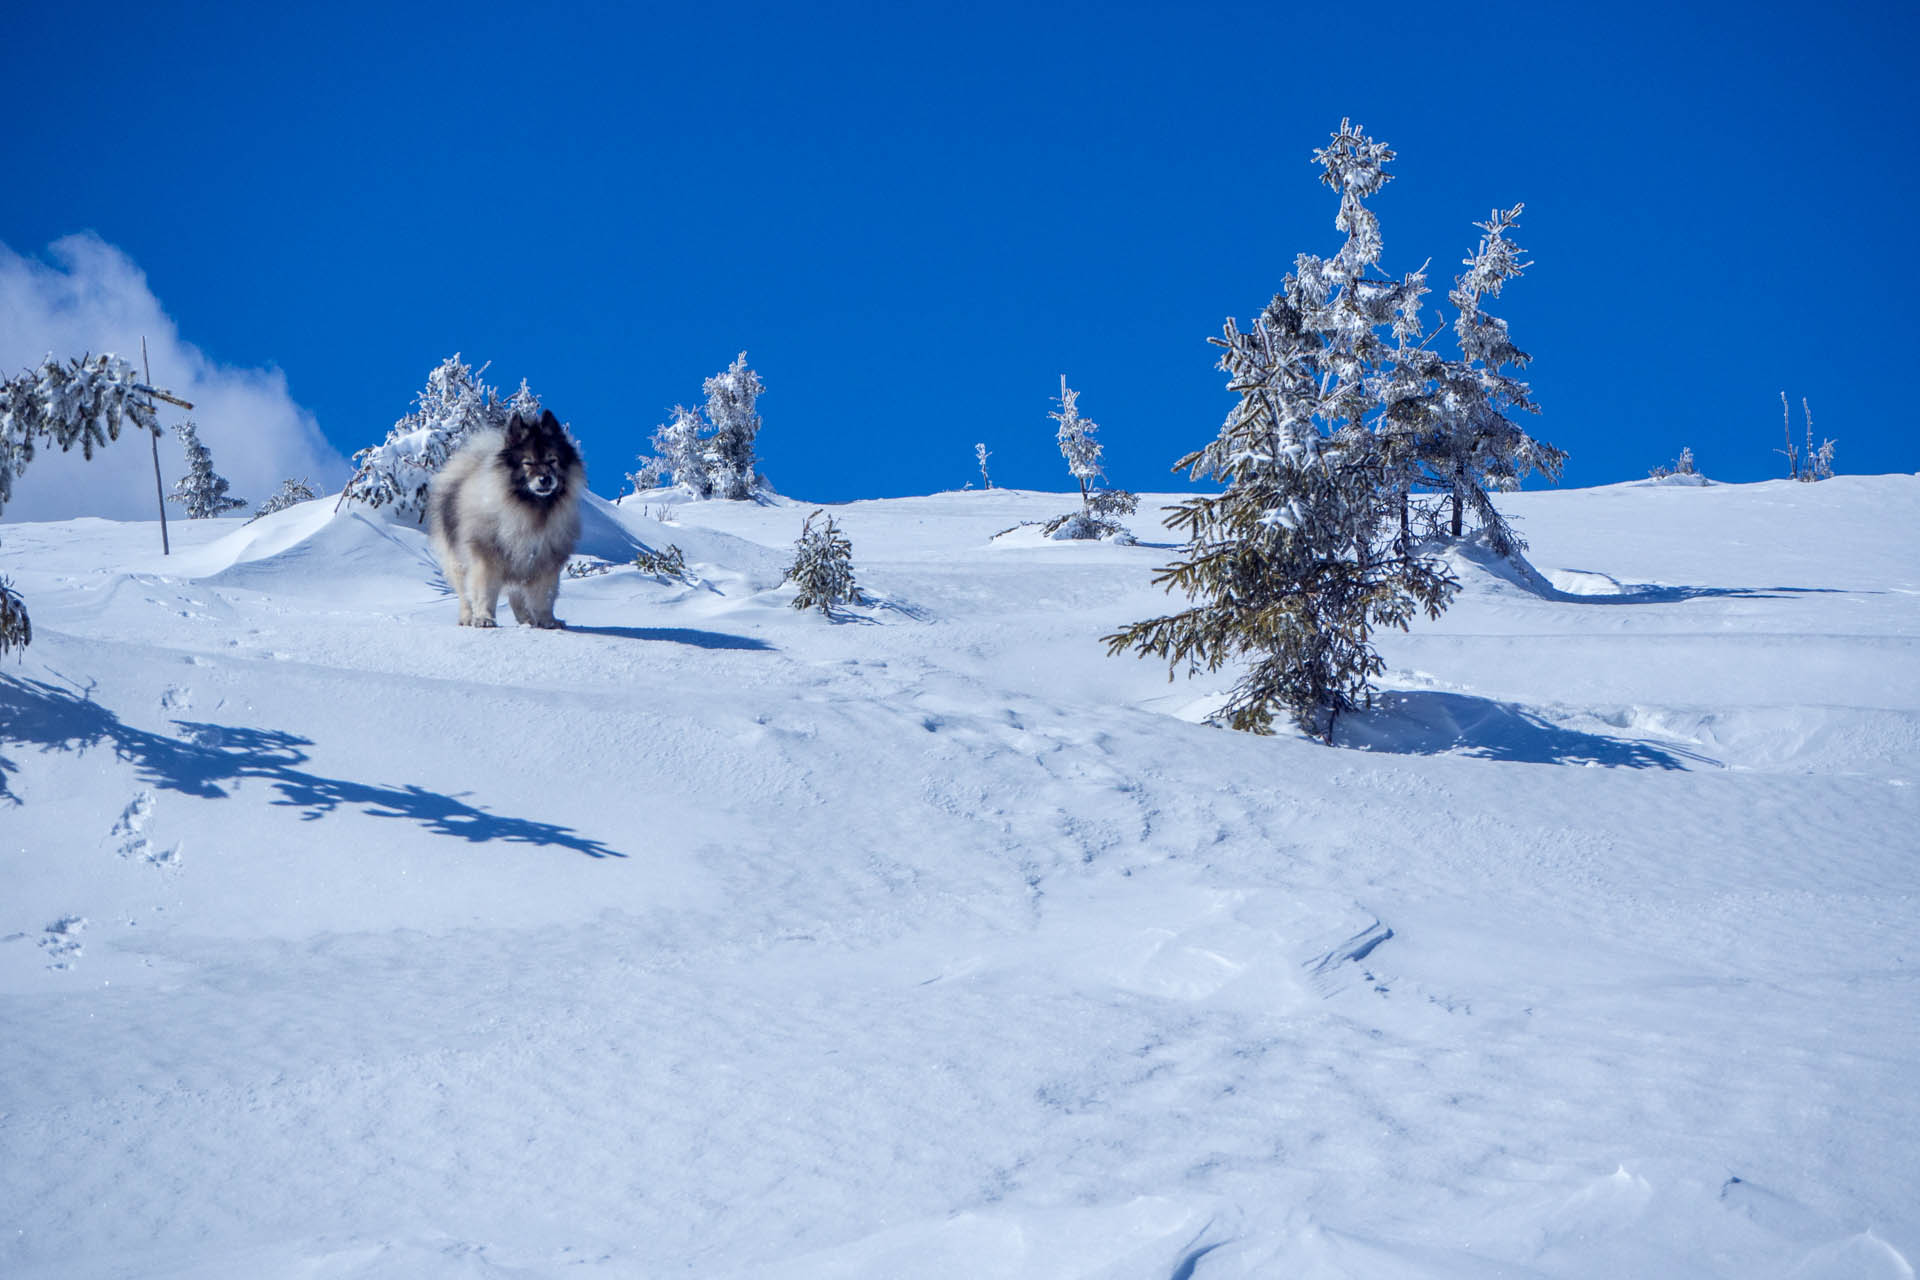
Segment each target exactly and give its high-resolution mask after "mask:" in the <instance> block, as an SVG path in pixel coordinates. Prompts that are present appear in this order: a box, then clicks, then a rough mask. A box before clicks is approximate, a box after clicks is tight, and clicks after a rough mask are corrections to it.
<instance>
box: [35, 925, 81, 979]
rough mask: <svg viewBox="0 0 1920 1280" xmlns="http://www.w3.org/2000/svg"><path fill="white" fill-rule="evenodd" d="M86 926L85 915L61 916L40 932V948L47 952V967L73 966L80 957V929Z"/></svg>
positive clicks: (64, 967) (63, 967) (62, 967)
mask: <svg viewBox="0 0 1920 1280" xmlns="http://www.w3.org/2000/svg"><path fill="white" fill-rule="evenodd" d="M86 927H87V918H86V917H85V916H61V917H60V918H59V919H58V920H55V921H54V922H53V923H52V924H50V925H48V926H47V927H46V928H45V929H44V930H43V931H42V932H41V934H40V948H41V950H43V951H45V952H46V953H47V968H49V969H71V968H73V963H74V961H76V960H78V959H79V958H80V931H81V930H82V929H84V928H86Z"/></svg>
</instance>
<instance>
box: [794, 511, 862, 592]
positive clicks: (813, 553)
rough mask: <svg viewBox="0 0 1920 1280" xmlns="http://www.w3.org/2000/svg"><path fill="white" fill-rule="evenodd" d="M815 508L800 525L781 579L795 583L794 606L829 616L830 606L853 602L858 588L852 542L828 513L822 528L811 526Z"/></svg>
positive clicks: (815, 513)
mask: <svg viewBox="0 0 1920 1280" xmlns="http://www.w3.org/2000/svg"><path fill="white" fill-rule="evenodd" d="M820 514H821V513H820V512H818V511H815V512H814V513H813V515H810V516H808V517H807V519H806V523H804V524H803V525H802V526H801V527H800V539H799V541H797V542H795V543H794V544H793V563H792V564H790V565H788V566H787V571H786V574H785V575H784V576H783V577H782V578H781V579H780V580H781V581H782V582H791V583H793V584H794V585H795V586H797V587H798V588H799V589H800V590H799V594H797V595H795V596H794V598H793V607H794V608H796V609H819V610H820V612H822V613H824V614H826V615H828V616H829V617H831V616H832V615H833V606H835V605H837V604H854V603H856V602H858V601H859V599H860V589H859V588H858V587H857V586H855V585H854V582H853V544H852V543H851V542H849V541H847V538H846V535H845V534H843V533H841V532H840V530H839V529H838V528H837V527H836V526H835V525H834V523H833V517H832V516H828V517H827V522H826V524H825V525H823V526H822V527H821V528H818V529H816V528H814V527H813V519H814V516H817V515H820Z"/></svg>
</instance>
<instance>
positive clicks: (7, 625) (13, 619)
mask: <svg viewBox="0 0 1920 1280" xmlns="http://www.w3.org/2000/svg"><path fill="white" fill-rule="evenodd" d="M32 643H33V622H32V620H31V619H29V618H28V617H27V606H26V602H25V601H23V600H22V599H21V598H20V597H19V596H18V595H16V594H15V593H14V590H13V584H12V583H11V582H8V581H7V580H6V579H5V578H0V657H5V656H6V653H7V651H8V650H10V649H24V648H26V647H27V646H28V645H30V644H32Z"/></svg>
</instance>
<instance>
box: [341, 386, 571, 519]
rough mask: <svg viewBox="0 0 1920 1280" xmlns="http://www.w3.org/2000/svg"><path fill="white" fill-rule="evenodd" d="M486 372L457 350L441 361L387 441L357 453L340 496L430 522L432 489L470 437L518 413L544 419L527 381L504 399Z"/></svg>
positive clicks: (500, 426)
mask: <svg viewBox="0 0 1920 1280" xmlns="http://www.w3.org/2000/svg"><path fill="white" fill-rule="evenodd" d="M486 371H487V366H486V365H481V366H480V367H479V368H478V369H471V368H468V367H467V365H466V364H465V363H464V362H463V361H462V360H461V359H460V353H459V352H457V351H456V352H454V353H453V355H452V356H450V357H448V358H447V359H446V360H443V361H441V362H440V364H439V366H438V367H436V368H435V369H434V370H433V372H432V373H429V374H428V375H427V385H426V388H425V389H424V390H422V391H421V392H420V394H419V395H417V396H415V397H414V410H413V412H412V413H409V414H407V415H406V416H405V417H403V418H401V419H399V420H398V421H397V422H395V423H394V424H393V427H392V429H391V430H389V431H388V432H387V438H386V439H385V440H383V441H382V442H381V443H379V444H377V445H375V446H373V447H372V448H369V449H362V450H360V451H359V452H358V453H356V454H354V455H353V465H354V468H355V470H354V473H353V478H352V479H350V480H348V481H347V485H346V488H345V489H344V490H342V491H341V494H340V500H341V501H342V502H347V501H354V502H364V503H366V504H367V505H368V506H370V507H384V506H391V507H393V508H394V509H395V510H396V511H398V512H402V513H405V514H407V515H411V516H413V517H414V519H415V520H416V521H418V522H421V523H424V522H425V521H426V518H427V487H428V486H429V485H430V484H432V482H433V477H434V475H435V474H436V473H437V472H438V471H439V470H440V468H441V467H443V466H445V465H446V462H447V459H448V458H450V457H452V456H453V454H454V451H455V450H457V449H459V447H460V446H461V444H463V443H464V442H465V441H466V438H467V437H468V436H469V435H472V434H473V433H474V432H475V431H482V430H487V429H489V428H491V429H504V428H505V427H506V425H507V422H508V421H509V420H510V419H511V418H512V417H513V415H514V414H515V413H518V414H519V415H520V416H521V418H522V420H524V421H529V422H532V421H538V420H539V417H540V412H541V409H540V398H539V397H538V396H536V395H534V394H533V392H532V391H531V390H530V389H528V387H527V384H526V382H525V380H522V381H521V383H520V389H519V390H518V391H515V392H514V393H513V395H511V396H509V397H507V398H505V399H502V398H501V396H500V394H499V393H498V392H497V391H495V390H494V389H493V388H492V387H490V386H488V385H487V384H486V383H484V382H482V381H481V380H480V375H481V374H483V373H485V372H486Z"/></svg>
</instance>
